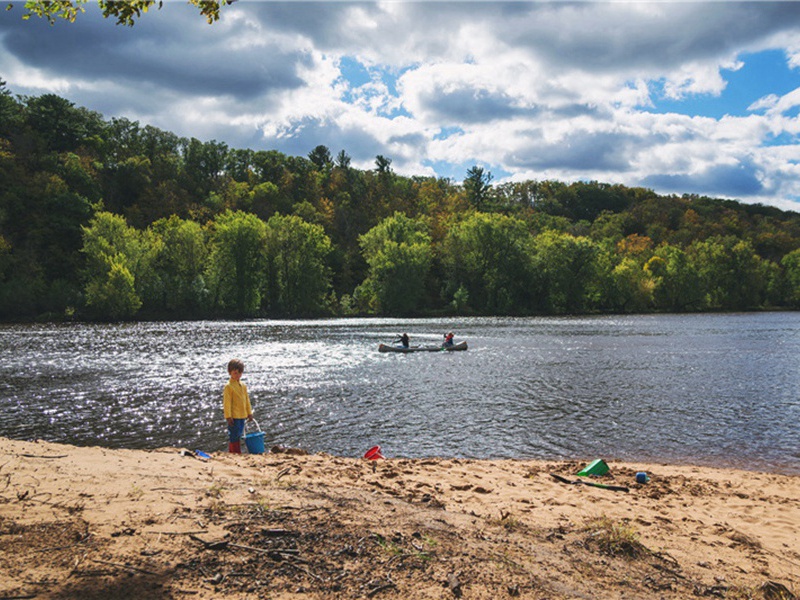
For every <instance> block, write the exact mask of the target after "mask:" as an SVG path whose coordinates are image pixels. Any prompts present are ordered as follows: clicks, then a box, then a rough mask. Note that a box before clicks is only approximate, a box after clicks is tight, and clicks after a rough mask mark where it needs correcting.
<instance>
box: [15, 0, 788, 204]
mask: <svg viewBox="0 0 800 600" xmlns="http://www.w3.org/2000/svg"><path fill="white" fill-rule="evenodd" d="M90 6H91V5H90ZM91 13H92V9H91V8H90V9H89V10H88V12H87V15H85V17H87V18H85V19H83V18H79V22H78V23H76V24H73V25H72V26H70V25H66V26H64V25H63V24H62V25H59V26H58V27H55V28H49V26H47V25H45V26H41V25H37V24H35V23H34V24H31V23H30V22H22V21H21V20H20V21H18V22H14V23H10V21H9V20H8V19H4V20H3V21H2V22H0V48H2V52H0V74H2V76H3V78H4V79H5V80H6V81H8V84H9V87H10V88H11V89H12V91H15V92H18V93H22V94H41V93H45V92H54V93H58V94H61V95H64V96H65V97H68V98H69V99H70V100H72V101H74V102H76V103H77V104H80V105H84V106H87V107H88V108H90V109H94V110H100V111H101V112H103V114H105V115H106V116H107V117H111V116H126V117H129V118H132V119H139V120H141V121H143V122H145V123H150V124H153V125H156V126H158V127H161V128H163V129H168V130H172V131H174V132H176V133H178V134H179V135H184V136H194V137H198V138H200V139H217V140H220V141H226V142H227V143H228V144H229V145H231V146H235V147H242V146H245V145H247V146H250V147H253V146H255V147H256V149H258V148H272V147H276V148H278V149H281V150H282V151H285V152H289V153H297V154H306V153H307V152H308V151H310V150H311V149H312V148H313V147H314V146H316V145H318V144H326V145H328V146H329V147H330V148H331V150H332V151H333V152H334V153H336V152H337V151H338V150H339V149H345V150H346V151H347V152H348V154H350V155H351V156H352V157H353V164H354V165H355V166H360V167H362V168H372V167H373V166H374V165H373V161H374V157H375V155H377V154H383V155H385V156H388V157H390V158H392V159H393V163H392V166H393V168H395V170H396V171H398V172H401V173H404V174H432V171H431V168H430V167H428V166H425V165H427V164H430V163H438V162H444V163H449V164H452V165H463V164H468V163H470V162H472V163H474V164H481V165H486V166H489V167H490V168H495V169H498V170H501V171H502V172H504V173H510V175H509V177H510V178H513V179H516V180H518V179H520V178H521V177H530V178H536V179H543V178H555V179H561V180H565V181H569V180H574V179H599V180H603V181H609V182H620V183H625V184H628V185H638V184H641V183H642V182H647V181H653V182H657V181H662V182H676V181H681V182H691V181H692V179H691V178H692V177H697V178H698V179H696V181H698V182H699V181H700V178H701V177H702V178H704V179H702V182H701V183H702V185H705V186H712V185H716V184H717V182H724V179H725V174H726V173H727V174H728V175H730V179H731V181H734V182H735V181H737V180H738V181H740V182H741V184H742V187H741V190H742V199H745V200H754V199H760V200H761V201H764V199H769V200H770V202H769V203H779V202H791V201H792V200H791V199H792V198H794V197H798V193H797V187H798V183H797V182H800V173H798V170H797V168H796V167H795V165H794V162H791V161H796V160H797V158H796V157H794V154H793V152H792V144H791V143H787V144H786V145H785V146H775V145H765V143H770V144H774V143H775V141H774V140H775V139H777V138H781V136H796V135H798V129H799V128H800V126H799V125H798V119H797V118H796V117H793V116H792V115H793V111H794V110H795V109H796V107H797V106H798V105H800V88H799V89H798V90H795V91H793V92H790V93H782V94H777V93H775V92H774V91H773V90H771V89H769V88H765V89H763V90H759V91H758V92H757V93H756V94H757V96H758V97H759V99H757V100H755V101H753V102H751V103H750V106H749V111H750V112H751V113H752V114H750V115H747V116H744V117H736V116H731V117H726V118H711V117H696V116H692V115H691V114H677V113H667V114H660V113H659V111H658V106H659V102H660V101H661V100H662V99H663V96H664V95H666V97H668V98H671V99H673V100H675V101H676V102H680V101H684V104H686V105H687V106H688V105H689V103H688V102H687V100H691V99H694V98H697V97H703V98H706V99H714V98H724V95H725V91H726V87H727V81H728V78H729V77H730V76H731V75H732V74H733V73H735V72H736V70H737V69H741V68H742V66H743V60H746V58H743V56H745V55H746V53H747V52H758V51H762V50H765V49H775V48H777V49H781V50H783V51H784V52H785V53H786V56H787V61H788V64H790V65H791V66H793V67H800V43H798V41H797V40H798V39H800V36H798V33H800V3H786V2H776V3H768V2H741V3H726V2H705V3H704V2H677V3H667V2H645V3H628V2H578V3H561V2H509V3H503V2H433V3H411V2H381V3H373V2H355V3H338V2H332V3H331V2H313V3H309V4H304V3H298V2H289V3H279V2H254V3H247V2H237V3H236V4H234V5H232V6H230V7H225V8H224V10H223V16H222V19H221V20H220V21H219V22H218V23H216V24H214V25H207V24H206V23H205V22H204V21H203V19H202V18H200V17H199V16H198V15H197V11H196V9H195V8H193V7H185V6H183V4H182V3H168V4H166V5H165V7H164V9H163V10H162V11H151V12H150V13H148V14H147V15H145V16H143V17H142V19H141V20H140V22H139V24H137V25H136V26H135V27H134V28H115V27H114V26H113V24H111V23H110V22H108V21H104V20H102V19H100V18H99V17H98V16H97V15H96V13H95V14H94V15H93V14H91ZM87 48H91V49H92V51H91V52H87V50H86V49H87ZM343 57H348V60H356V61H360V62H361V63H362V64H363V65H364V68H365V69H366V72H368V73H369V75H370V77H369V80H368V81H366V82H362V83H360V84H354V83H352V82H348V81H346V80H345V79H344V78H343V76H342V58H343ZM395 78H397V80H396V81H395ZM395 86H396V88H395ZM395 89H396V92H395ZM754 97H756V96H754ZM673 106H678V104H674V105H673ZM781 139H783V138H781ZM789 157H792V158H791V159H790V158H789ZM781 160H783V161H784V162H783V163H781ZM787 161H789V162H787ZM725 169H728V171H725ZM737 169H738V170H737ZM743 173H744V174H743ZM677 176H679V177H683V178H684V179H675V177H677ZM671 178H672V179H671ZM737 178H738V179H737ZM496 181H497V179H496ZM759 185H760V186H761V188H760V190H761V191H759ZM686 191H689V192H690V191H692V190H686ZM735 192H736V188H735V186H734V185H732V184H731V185H728V186H727V187H724V186H721V187H719V194H720V195H725V194H735ZM710 193H713V190H712V191H710Z"/></svg>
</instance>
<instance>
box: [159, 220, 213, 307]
mask: <svg viewBox="0 0 800 600" xmlns="http://www.w3.org/2000/svg"><path fill="white" fill-rule="evenodd" d="M151 229H152V231H153V233H154V234H155V235H157V236H159V237H160V239H161V241H162V242H163V243H162V244H160V245H159V251H158V253H157V256H156V259H155V270H156V274H157V276H158V278H159V280H160V282H161V285H160V289H161V292H162V296H161V298H160V300H159V306H158V308H160V309H162V310H166V311H168V312H171V313H175V314H177V315H178V316H180V317H185V316H196V315H198V314H200V312H201V311H202V309H203V308H204V306H205V303H206V300H207V296H208V289H207V288H206V283H205V278H204V271H205V268H206V263H207V258H208V247H207V244H206V235H205V231H204V230H203V228H202V227H201V226H200V225H199V224H198V223H196V222H194V221H188V220H184V219H181V218H179V217H177V216H175V215H173V216H171V217H169V218H167V219H161V220H159V221H156V222H155V223H153V225H152V227H151Z"/></svg>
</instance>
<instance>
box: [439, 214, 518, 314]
mask: <svg viewBox="0 0 800 600" xmlns="http://www.w3.org/2000/svg"><path fill="white" fill-rule="evenodd" d="M530 243H531V237H530V234H529V233H528V230H527V229H526V228H525V224H524V223H523V222H522V221H520V220H519V219H515V218H513V217H506V216H505V215H498V214H488V213H475V214H473V215H471V216H470V217H468V218H467V219H465V220H464V221H462V222H460V223H457V224H455V225H453V226H452V227H451V228H450V231H449V232H448V234H447V237H446V238H445V240H444V242H443V244H442V262H443V265H444V271H445V295H446V297H447V300H450V299H455V294H456V293H459V290H461V289H462V288H463V289H464V290H465V291H466V296H465V294H464V292H460V298H462V299H463V298H464V297H467V298H469V303H470V307H471V308H472V309H473V310H475V311H478V312H480V313H483V314H514V313H518V312H524V311H525V310H527V309H528V308H529V306H530V304H531V297H532V294H533V287H534V286H533V272H532V270H531V262H530V259H531V254H530Z"/></svg>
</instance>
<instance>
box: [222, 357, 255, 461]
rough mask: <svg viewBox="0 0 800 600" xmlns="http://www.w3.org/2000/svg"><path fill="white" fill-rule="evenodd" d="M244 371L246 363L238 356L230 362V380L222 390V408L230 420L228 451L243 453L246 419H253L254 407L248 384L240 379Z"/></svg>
mask: <svg viewBox="0 0 800 600" xmlns="http://www.w3.org/2000/svg"><path fill="white" fill-rule="evenodd" d="M242 373H244V363H243V362H242V361H241V360H239V359H238V358H234V359H232V360H231V361H230V362H229V363H228V374H229V375H230V376H231V378H230V379H229V380H228V383H227V385H226V386H225V390H224V391H223V392H222V408H223V410H224V412H225V420H226V421H228V452H230V453H232V454H241V453H242V441H241V440H242V434H243V433H244V421H245V419H247V420H248V421H252V420H253V408H252V407H251V406H250V396H248V395H247V386H246V385H245V384H243V383H242V382H241V381H239V380H240V379H241V378H242Z"/></svg>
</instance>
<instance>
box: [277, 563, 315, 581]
mask: <svg viewBox="0 0 800 600" xmlns="http://www.w3.org/2000/svg"><path fill="white" fill-rule="evenodd" d="M283 564H285V565H289V566H290V567H294V568H295V569H297V570H298V571H302V572H303V573H305V574H306V575H308V576H309V577H313V578H314V579H316V580H317V581H325V579H324V578H322V577H320V576H319V575H316V574H315V573H312V572H311V571H309V570H308V569H307V568H305V567H304V566H302V565H298V564H295V563H293V562H284V563H283Z"/></svg>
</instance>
